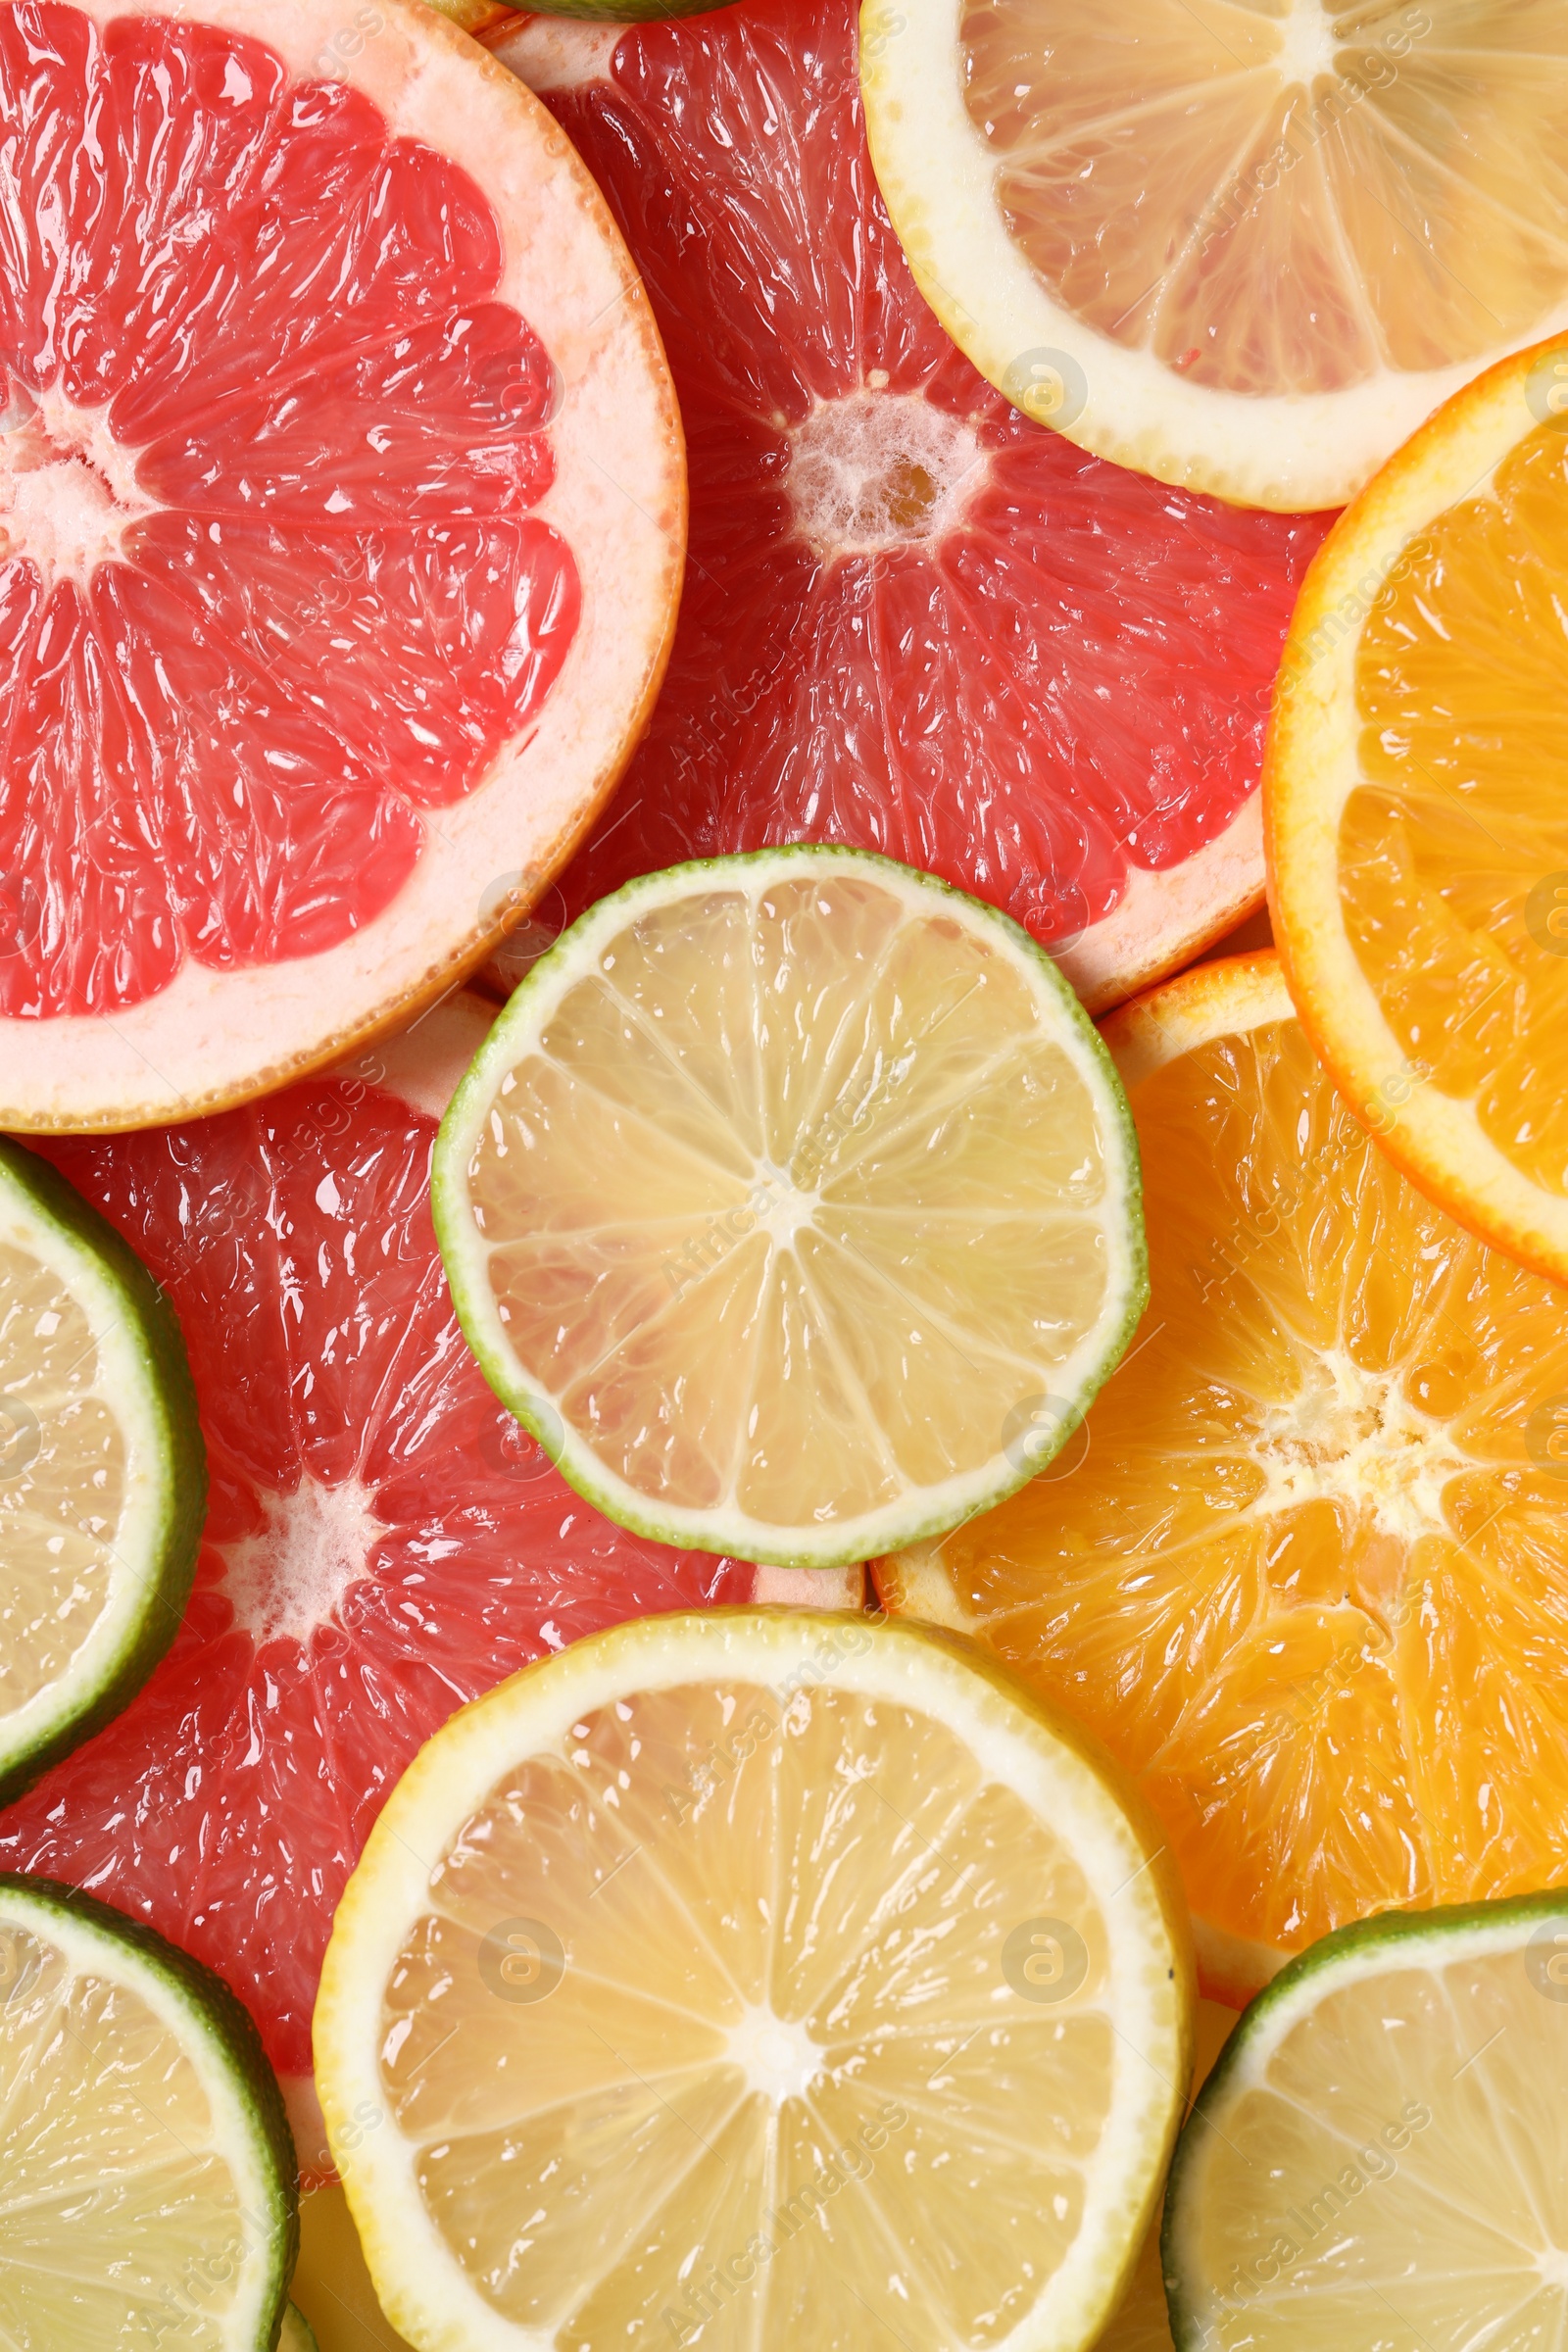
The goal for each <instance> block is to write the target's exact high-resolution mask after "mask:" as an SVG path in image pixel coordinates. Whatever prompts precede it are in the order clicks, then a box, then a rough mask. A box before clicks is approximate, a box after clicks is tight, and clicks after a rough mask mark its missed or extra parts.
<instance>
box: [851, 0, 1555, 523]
mask: <svg viewBox="0 0 1568 2352" xmlns="http://www.w3.org/2000/svg"><path fill="white" fill-rule="evenodd" d="M860 54H861V61H862V62H861V73H862V78H863V81H864V86H865V101H866V121H867V126H868V129H869V132H870V139H871V153H872V156H873V158H874V160H875V163H876V170H877V176H878V178H879V180H880V181H881V184H882V192H883V194H884V196H885V197H886V199H887V206H888V211H889V213H890V214H891V216H892V219H893V224H894V227H895V228H896V229H897V230H898V232H899V235H900V237H901V239H902V240H903V242H904V245H905V248H906V250H907V253H908V256H909V260H910V263H911V265H912V267H913V270H914V273H915V276H916V277H917V278H918V279H919V281H920V286H921V289H922V291H923V292H924V294H925V295H926V297H927V299H928V300H929V302H930V303H931V305H932V307H933V308H934V310H935V311H936V313H937V315H938V317H939V318H940V319H941V320H942V322H943V324H944V325H945V326H946V327H947V328H948V330H949V332H950V333H951V334H952V335H953V336H954V337H955V338H956V341H957V342H958V343H959V344H961V345H962V347H963V349H964V350H965V351H966V352H967V353H968V355H969V357H970V359H972V360H973V362H974V364H975V366H976V367H977V368H980V369H981V370H982V372H983V373H984V374H986V375H988V376H989V377H990V378H991V380H992V382H993V383H994V384H997V385H998V386H1000V388H1001V389H1002V390H1003V391H1005V393H1006V394H1007V395H1008V397H1009V398H1010V399H1012V400H1014V401H1016V402H1017V404H1018V406H1019V407H1020V408H1023V409H1026V410H1027V411H1028V412H1029V414H1030V415H1031V416H1036V417H1040V418H1041V419H1042V420H1043V421H1044V422H1046V423H1049V424H1054V425H1055V426H1056V427H1057V429H1058V430H1059V431H1061V432H1064V433H1066V434H1067V435H1068V436H1069V438H1071V439H1072V440H1074V441H1077V442H1079V443H1080V444H1081V445H1082V446H1083V447H1084V448H1086V449H1092V450H1094V451H1096V452H1097V454H1098V455H1099V456H1101V457H1105V458H1114V459H1115V460H1116V461H1117V462H1118V463H1119V464H1121V465H1124V466H1139V467H1141V468H1142V469H1143V470H1144V471H1146V472H1148V473H1152V474H1156V475H1157V476H1158V477H1159V478H1160V480H1162V481H1167V482H1184V483H1188V484H1191V485H1192V486H1193V487H1194V488H1198V489H1203V490H1211V491H1214V492H1216V493H1217V494H1218V495H1219V496H1220V497H1222V498H1230V499H1235V500H1238V501H1239V502H1241V503H1243V504H1246V505H1251V506H1266V507H1325V506H1338V505H1339V504H1340V502H1341V501H1342V500H1343V499H1345V498H1347V497H1348V496H1349V494H1350V493H1351V492H1352V491H1354V490H1356V489H1358V488H1359V486H1360V485H1361V483H1362V482H1364V481H1365V480H1366V478H1367V476H1368V475H1369V474H1370V473H1371V472H1372V471H1373V469H1374V467H1376V466H1378V465H1380V464H1381V463H1382V461H1383V460H1384V459H1385V458H1386V457H1387V456H1388V455H1389V453H1390V451H1391V450H1393V449H1394V448H1396V447H1397V444H1398V443H1399V442H1400V441H1401V440H1403V438H1404V436H1405V435H1406V434H1407V433H1408V432H1410V431H1412V430H1413V428H1414V427H1415V426H1416V425H1418V424H1419V423H1420V421H1421V419H1422V418H1423V417H1426V416H1428V415H1429V414H1430V413H1431V411H1432V410H1433V409H1434V408H1435V407H1436V405H1437V403H1438V402H1439V401H1440V400H1443V399H1445V398H1446V396H1447V395H1448V394H1449V393H1450V392H1452V391H1454V390H1455V389H1456V388H1457V387H1458V385H1460V384H1461V383H1463V382H1464V381H1465V379H1466V378H1467V377H1469V376H1471V375H1473V374H1475V373H1476V372H1477V371H1478V370H1479V369H1480V368H1484V367H1485V366H1487V365H1488V364H1489V362H1491V361H1492V360H1495V359H1497V358H1500V357H1501V355H1502V354H1503V353H1504V352H1507V351H1510V350H1516V349H1517V348H1518V347H1519V346H1520V345H1521V344H1523V343H1528V342H1532V341H1534V340H1535V338H1536V337H1537V336H1539V335H1543V334H1547V333H1551V332H1555V331H1557V330H1558V329H1560V328H1561V327H1562V326H1563V325H1564V324H1565V322H1568V234H1565V232H1564V185H1565V182H1564V172H1563V161H1562V158H1563V152H1564V150H1563V130H1564V115H1565V109H1564V96H1563V93H1564V88H1565V80H1564V68H1565V66H1568V15H1565V13H1564V11H1563V9H1562V8H1561V7H1560V5H1558V0H1421V5H1419V6H1411V5H1406V0H1368V4H1366V5H1343V4H1340V5H1336V4H1335V0H1100V4H1099V5H1097V6H1095V7H1092V8H1076V7H1073V6H1071V5H1069V0H897V5H894V4H893V0H865V5H864V7H863V9H862V12H861V42H860Z"/></svg>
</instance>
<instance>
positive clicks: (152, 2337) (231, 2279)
mask: <svg viewBox="0 0 1568 2352" xmlns="http://www.w3.org/2000/svg"><path fill="white" fill-rule="evenodd" d="M0 2098H3V2100H4V2112H5V2121H6V2133H5V2146H4V2188H3V2192H0V2204H3V2209H4V2215H5V2228H4V2231H3V2233H0V2342H4V2343H6V2344H8V2345H9V2344H15V2345H18V2346H30V2345H48V2346H49V2347H50V2348H51V2352H57V2348H58V2352H76V2348H77V2347H83V2348H85V2347H87V2346H89V2345H90V2346H92V2347H93V2348H94V2352H96V2348H97V2347H98V2346H100V2345H103V2346H109V2345H121V2344H123V2345H141V2344H146V2345H154V2344H157V2345H165V2344H171V2345H173V2344H177V2345H178V2346H179V2347H180V2352H270V2346H271V2344H272V2343H273V2340H274V2338H275V2336H276V2333H277V2329H278V2325H279V2320H280V2316H281V2314H282V2311H283V2307H284V2297H285V2294H286V2291H287V2284H288V2277H289V2272H290V2270H291V2268H292V2266H293V2260H294V2253H295V2248H296V2245H297V2242H298V2234H299V2231H298V2222H297V2216H296V2200H295V2189H294V2150H293V2146H292V2143H291V2142H290V2139H289V2135H288V2126H287V2124H286V2123H285V2122H284V2120H283V2102H282V2098H281V2096H280V2094H279V2091H278V2087H277V2083H276V2081H275V2079H274V2077H273V2075H272V2072H271V2069H270V2067H269V2065H268V2063H267V2060H266V2058H265V2056H264V2055H263V2052H262V2045H261V2040H260V2037H259V2036H258V2034H257V2032H256V2029H255V2027H254V2026H253V2025H252V2023H251V2021H250V2019H249V2017H248V2016H247V2015H246V2013H245V2011H244V2010H243V2009H242V2008H241V2007H240V2004H239V2003H238V2001H236V2000H235V1998H234V1996H233V1994H232V1993H231V1992H230V1991H229V1990H228V1987H227V1986H226V1985H224V1984H223V1983H222V1981H221V1979H220V1978H218V1977H215V1976H214V1975H213V1974H212V1972H211V1970H209V1969H205V1968H203V1967H202V1966H201V1965H200V1963H199V1962H197V1961H195V1960H192V1959H190V1958H188V1957H187V1955H186V1954H185V1953H183V1952H180V1951H176V1950H175V1948H174V1946H173V1945H172V1944H170V1943H166V1942H165V1941H164V1939H163V1937H162V1936H157V1935H154V1933H153V1931H152V1930H151V1929H150V1928H145V1927H142V1926H140V1925H139V1924H137V1923H136V1922H134V1921H131V1920H127V1919H125V1918H123V1917H122V1915H121V1914H120V1913H119V1912H118V1911H111V1910H110V1909H109V1907H108V1906H107V1904H104V1903H100V1902H96V1901H94V1900H93V1898H92V1897H91V1896H90V1895H84V1894H80V1893H78V1892H77V1891H76V1890H75V1889H74V1888H73V1887H58V1886H56V1885H55V1884H54V1883H53V1882H52V1881H51V1880H48V1879H29V1878H21V1877H15V1876H11V1875H9V1874H8V1875H5V1876H0Z"/></svg>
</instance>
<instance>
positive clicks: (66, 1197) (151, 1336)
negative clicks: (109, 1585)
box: [0, 1137, 207, 1804]
mask: <svg viewBox="0 0 1568 2352" xmlns="http://www.w3.org/2000/svg"><path fill="white" fill-rule="evenodd" d="M7 1210H11V1211H13V1212H16V1211H20V1212H21V1214H22V1216H23V1217H24V1219H26V1220H31V1221H32V1222H34V1223H35V1224H36V1225H39V1226H42V1227H44V1228H49V1229H52V1230H53V1232H54V1234H55V1235H56V1236H58V1237H59V1238H60V1239H61V1240H62V1241H63V1242H64V1243H65V1244H66V1247H67V1251H68V1254H69V1255H70V1256H72V1257H73V1259H74V1260H75V1261H76V1263H77V1264H78V1265H79V1266H80V1268H81V1280H82V1285H83V1290H84V1293H85V1292H90V1291H92V1290H97V1291H98V1292H99V1294H100V1297H102V1295H103V1293H105V1292H107V1293H108V1294H109V1297H110V1300H111V1301H112V1305H113V1310H114V1319H115V1331H114V1338H115V1343H116V1352H117V1354H120V1353H123V1352H125V1351H126V1350H127V1349H128V1352H129V1355H130V1358H131V1361H132V1364H133V1367H134V1371H135V1375H136V1379H137V1384H138V1387H139V1390H140V1392H141V1394H140V1397H139V1399H138V1405H139V1409H138V1414H137V1419H138V1423H139V1425H140V1429H141V1434H142V1438H143V1441H144V1446H143V1458H142V1460H141V1463H140V1468H141V1473H142V1478H143V1482H144V1485H145V1487H146V1490H147V1494H148V1502H149V1506H150V1507H149V1508H148V1509H147V1510H146V1511H145V1512H144V1513H142V1514H141V1516H142V1520H143V1525H144V1528H145V1534H146V1540H145V1541H143V1542H142V1543H141V1544H139V1545H134V1546H133V1547H132V1548H131V1549H129V1550H128V1551H127V1549H126V1548H125V1547H124V1544H122V1545H121V1546H117V1550H116V1554H115V1557H116V1560H117V1562H118V1564H119V1566H120V1568H121V1570H122V1572H123V1575H125V1576H127V1577H129V1578H132V1579H134V1580H135V1581H136V1582H137V1583H138V1584H139V1585H140V1587H141V1600H140V1604H139V1605H136V1606H130V1605H127V1607H126V1609H125V1611H124V1612H123V1626H122V1629H121V1633H120V1638H119V1640H118V1642H117V1643H116V1644H115V1646H114V1648H113V1649H112V1650H111V1651H109V1652H107V1653H103V1654H98V1653H97V1650H96V1645H92V1646H91V1649H90V1651H89V1655H88V1657H87V1658H86V1659H85V1660H84V1659H83V1657H82V1655H81V1654H80V1653H78V1655H77V1657H76V1659H75V1660H73V1665H72V1667H71V1668H70V1669H68V1671H67V1673H66V1674H65V1675H64V1676H62V1678H61V1680H60V1682H59V1684H58V1685H57V1686H56V1689H55V1691H54V1692H53V1693H52V1694H51V1697H52V1701H53V1703H52V1705H51V1706H49V1707H48V1708H46V1709H44V1710H42V1711H39V1710H38V1709H36V1708H32V1709H29V1710H28V1722H27V1724H26V1725H25V1726H19V1725H17V1724H12V1725H10V1726H8V1725H7V1724H6V1723H5V1721H4V1720H3V1719H0V1804H10V1803H11V1802H12V1800H13V1799H14V1798H15V1797H17V1796H19V1795H21V1793H22V1791H23V1790H24V1789H26V1788H28V1787H30V1786H31V1784H32V1783H33V1782H34V1781H35V1780H37V1779H38V1777H39V1775H40V1774H41V1773H44V1772H46V1771H47V1770H48V1769H49V1767H50V1765H51V1764H55V1763H58V1762H59V1760H60V1758H61V1757H62V1756H65V1755H69V1754H70V1752H71V1750H72V1749H73V1748H74V1747H78V1746H79V1745H80V1744H81V1742H82V1741H83V1740H88V1739H90V1738H91V1737H92V1735H93V1733H94V1732H98V1731H101V1730H102V1729H103V1727H104V1725H105V1724H106V1723H110V1722H112V1721H113V1719H114V1718H115V1716H117V1715H118V1714H119V1713H120V1712H121V1710H122V1708H123V1707H124V1706H125V1705H126V1704H127V1703H128V1702H129V1700H130V1699H132V1698H133V1697H134V1696H135V1694H136V1692H137V1691H139V1690H140V1689H141V1687H142V1685H143V1683H145V1682H146V1680H147V1678H148V1676H149V1675H150V1674H151V1673H152V1671H153V1668H154V1667H155V1666H156V1665H157V1664H158V1661H159V1659H160V1658H161V1657H162V1656H163V1655H164V1653H165V1651H166V1650H167V1649H168V1648H169V1645H170V1643H171V1642H172V1641H173V1638H174V1636H175V1634H176V1633H177V1632H178V1631H179V1625H180V1620H181V1619H182V1617H183V1616H184V1613H185V1604H186V1602H187V1600H188V1599H189V1597H190V1589H191V1582H192V1579H193V1578H194V1576H195V1573H196V1555H197V1551H198V1549H199V1547H200V1544H201V1535H202V1527H203V1525H204V1523H205V1520H206V1516H207V1448H206V1446H205V1445H204V1444H203V1442H202V1433H201V1422H200V1419H199V1416H198V1412H197V1405H196V1390H195V1385H194V1383H193V1382H192V1379H191V1372H190V1359H189V1357H188V1356H187V1354H186V1352H185V1340H184V1335H183V1333H182V1332H181V1330H180V1327H179V1321H178V1318H177V1316H176V1315H175V1313H174V1309H173V1307H172V1303H171V1302H170V1299H169V1298H168V1296H167V1294H166V1293H165V1292H164V1291H163V1290H162V1289H161V1287H160V1286H159V1284H158V1283H157V1282H155V1281H154V1279H153V1277H152V1275H151V1274H150V1273H149V1272H148V1270H147V1268H146V1267H145V1266H144V1265H143V1264H142V1261H141V1259H140V1258H139V1257H138V1256H137V1255H136V1253H135V1251H134V1250H132V1249H131V1247H130V1245H129V1244H128V1243H127V1242H126V1241H125V1240H124V1239H123V1236H122V1235H121V1234H119V1233H117V1231H116V1230H115V1228H114V1226H113V1225H111V1224H110V1222H109V1220H108V1219H107V1218H106V1217H103V1216H101V1215H100V1214H99V1212H98V1211H97V1209H95V1208H93V1207H91V1206H90V1205H89V1204H88V1202H87V1201H83V1200H82V1198H81V1196H80V1195H79V1194H78V1193H76V1192H75V1191H73V1188H72V1186H71V1185H69V1184H68V1183H67V1181H66V1179H65V1178H64V1177H63V1176H62V1175H61V1174H60V1173H59V1171H58V1170H57V1169H56V1168H53V1167H51V1166H50V1164H49V1162H48V1161H47V1160H45V1159H40V1158H39V1157H38V1155H37V1154H36V1152H28V1151H25V1149H24V1148H23V1147H22V1145H20V1144H17V1143H14V1142H12V1141H11V1140H10V1139H9V1138H7V1137H0V1217H3V1216H4V1215H5V1213H6V1212H7ZM71 1287H72V1288H73V1289H74V1288H75V1284H74V1282H73V1284H72V1286H71ZM84 1303H85V1300H84ZM92 1319H93V1318H92V1317H91V1316H90V1314H89V1320H92ZM94 1328H95V1330H96V1329H97V1328H98V1326H97V1324H96V1323H95V1324H94ZM102 1358H103V1350H102V1348H100V1366H101V1367H102ZM111 1401H113V1399H111ZM128 1541H130V1540H129V1539H127V1542H128Z"/></svg>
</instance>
